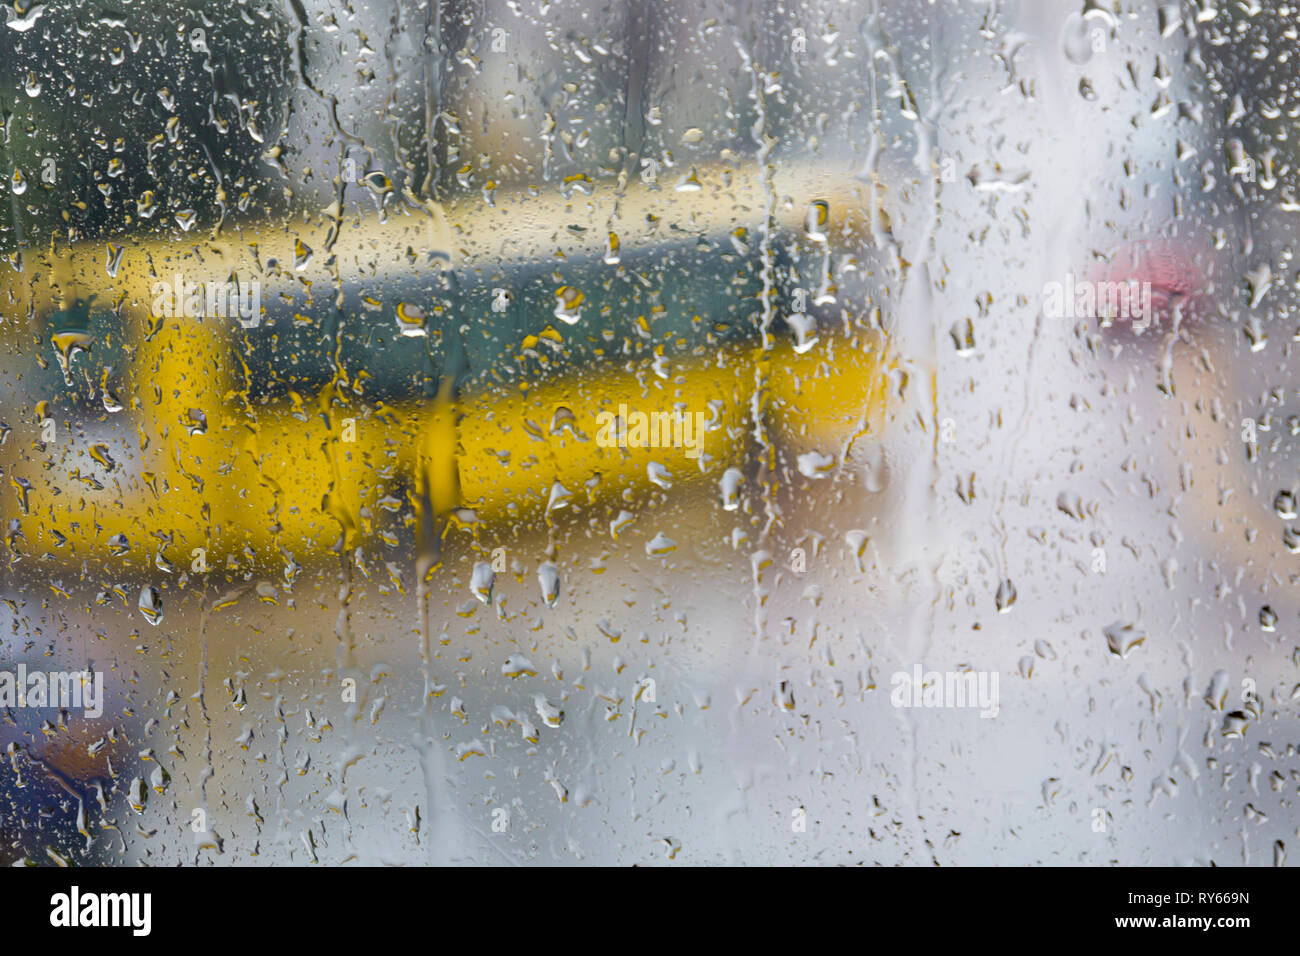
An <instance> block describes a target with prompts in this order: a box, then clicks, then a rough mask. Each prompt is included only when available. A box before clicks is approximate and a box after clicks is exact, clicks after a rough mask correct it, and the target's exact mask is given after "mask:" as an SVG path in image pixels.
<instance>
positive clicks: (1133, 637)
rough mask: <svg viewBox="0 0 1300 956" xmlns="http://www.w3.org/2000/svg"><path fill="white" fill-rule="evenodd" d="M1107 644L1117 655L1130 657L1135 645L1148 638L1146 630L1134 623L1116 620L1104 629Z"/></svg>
mask: <svg viewBox="0 0 1300 956" xmlns="http://www.w3.org/2000/svg"><path fill="white" fill-rule="evenodd" d="M1103 633H1105V635H1106V646H1107V647H1109V648H1110V652H1111V653H1112V654H1114V655H1115V656H1116V657H1119V658H1124V657H1128V656H1129V654H1130V653H1131V652H1132V651H1133V649H1134V648H1135V647H1137V646H1138V645H1139V644H1141V643H1142V642H1143V641H1145V640H1146V637H1147V636H1146V632H1145V631H1143V630H1141V629H1140V628H1138V627H1136V626H1134V625H1132V624H1127V623H1123V622H1121V621H1116V622H1115V623H1113V624H1111V625H1109V626H1107V627H1106V628H1105V630H1104V632H1103Z"/></svg>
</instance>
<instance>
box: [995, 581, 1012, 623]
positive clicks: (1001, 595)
mask: <svg viewBox="0 0 1300 956" xmlns="http://www.w3.org/2000/svg"><path fill="white" fill-rule="evenodd" d="M993 602H994V604H996V605H997V608H998V612H999V613H1000V614H1006V613H1007V612H1008V611H1010V610H1011V608H1012V606H1013V605H1014V604H1015V603H1016V586H1015V585H1014V584H1012V583H1011V579H1010V578H1007V579H1006V580H1004V581H1002V583H1001V584H999V585H998V593H997V594H996V595H994V598H993Z"/></svg>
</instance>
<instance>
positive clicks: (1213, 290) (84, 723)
mask: <svg viewBox="0 0 1300 956" xmlns="http://www.w3.org/2000/svg"><path fill="white" fill-rule="evenodd" d="M4 19H5V25H4V26H3V27H0V64H3V66H2V67H0V259H2V261H0V339H2V340H3V346H2V347H3V352H4V361H3V363H2V364H0V519H2V520H3V527H4V536H3V544H2V545H0V552H2V553H3V561H2V562H0V563H2V565H3V573H2V574H0V589H2V590H3V592H4V593H3V604H0V615H3V619H4V620H3V625H2V627H0V630H2V631H3V638H2V639H0V747H2V748H3V749H4V751H5V753H4V757H3V759H2V760H0V835H2V837H3V843H2V849H0V860H2V861H3V862H6V863H18V862H28V863H34V864H41V865H49V864H56V863H58V864H62V863H73V864H82V863H96V864H132V865H134V864H149V865H169V864H183V863H199V864H218V865H224V864H268V863H294V864H303V863H323V864H337V863H348V862H352V863H367V864H373V863H406V864H418V863H440V864H441V863H480V864H514V863H534V862H535V863H588V864H590V863H618V864H632V863H637V864H647V863H648V864H656V863H657V864H702V863H780V862H795V863H850V864H851V863H871V864H876V863H884V864H900V863H901V864H923V865H930V864H934V863H938V864H943V865H954V864H986V863H998V864H1019V863H1081V864H1096V865H1104V864H1112V863H1119V864H1182V863H1192V864H1209V863H1216V864H1235V863H1247V864H1261V865H1271V864H1279V865H1280V864H1282V863H1283V862H1285V859H1286V852H1287V848H1288V845H1289V844H1290V843H1292V842H1293V841H1294V836H1293V833H1292V831H1293V829H1294V823H1293V800H1294V798H1295V793H1296V789H1297V781H1298V780H1300V765H1298V755H1297V746H1300V745H1298V744H1297V740H1300V736H1298V735H1297V729H1298V727H1297V721H1296V706H1297V704H1296V700H1297V698H1298V697H1300V669H1298V668H1300V652H1298V651H1297V647H1296V643H1295V637H1296V629H1297V613H1298V611H1300V606H1298V604H1297V597H1296V595H1297V593H1298V592H1297V589H1296V587H1295V584H1296V576H1297V573H1298V572H1300V565H1297V563H1296V562H1297V560H1300V559H1298V558H1297V557H1296V555H1297V553H1300V524H1298V523H1297V521H1298V519H1297V509H1296V495H1297V493H1298V492H1300V475H1298V473H1297V465H1298V464H1300V446H1298V444H1297V441H1298V439H1297V436H1300V396H1298V395H1297V393H1296V388H1295V382H1296V380H1297V372H1300V366H1298V365H1297V359H1296V348H1297V346H1296V343H1297V339H1300V324H1298V321H1297V314H1298V313H1297V302H1296V299H1297V289H1298V288H1300V264H1298V263H1297V262H1296V261H1295V238H1296V223H1297V212H1298V211H1300V205H1298V204H1297V194H1296V187H1297V182H1296V180H1297V164H1300V153H1298V152H1297V148H1296V131H1297V126H1296V119H1297V115H1298V114H1300V101H1298V100H1297V96H1298V95H1300V89H1298V86H1297V79H1298V77H1300V73H1298V71H1297V67H1296V59H1295V56H1294V49H1295V44H1296V39H1297V36H1296V34H1297V23H1300V21H1298V20H1297V17H1296V8H1295V7H1294V6H1291V5H1289V4H1288V3H1286V2H1282V0H1269V2H1267V3H1264V4H1258V3H1256V4H1237V3H1231V4H1230V3H1226V2H1216V0H1190V2H1185V3H1180V4H1174V3H1171V4H1130V3H1109V2H1092V0H1089V2H1086V3H1083V2H1058V0H1033V2H1029V0H1025V2H1001V0H992V2H969V0H960V2H959V0H938V2H933V3H932V2H922V0H878V2H865V0H864V2H850V3H830V2H812V0H808V2H797V0H796V2H788V3H778V2H758V0H751V2H742V3H721V2H716V0H706V2H704V3H700V2H691V3H686V2H680V0H664V2H655V3H614V2H608V3H588V2H578V0H552V2H536V0H518V2H497V0H488V2H482V3H470V2H460V0H431V2H424V3H414V2H408V0H372V2H361V3H339V2H335V0H292V2H290V3H278V2H277V3H272V2H268V0H229V2H226V0H223V2H219V3H218V2H206V0H203V2H197V3H195V2H189V3H180V2H178V0H151V2H144V0H135V2H131V3H121V4H104V3H99V2H93V0H92V2H85V3H70V2H68V3H65V2H47V3H44V4H38V3H34V2H29V0H19V2H18V3H16V4H14V5H13V6H12V7H6V8H5V10H4Z"/></svg>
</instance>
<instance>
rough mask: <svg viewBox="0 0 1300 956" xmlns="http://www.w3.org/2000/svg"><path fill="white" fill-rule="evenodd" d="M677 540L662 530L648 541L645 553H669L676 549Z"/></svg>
mask: <svg viewBox="0 0 1300 956" xmlns="http://www.w3.org/2000/svg"><path fill="white" fill-rule="evenodd" d="M676 548H677V542H676V541H674V540H673V539H672V538H670V537H668V535H666V534H664V533H663V532H662V531H661V532H659V533H658V534H656V535H655V536H654V537H653V538H651V539H650V540H649V541H647V542H646V546H645V553H646V554H649V555H656V554H667V553H668V552H670V551H673V550H676Z"/></svg>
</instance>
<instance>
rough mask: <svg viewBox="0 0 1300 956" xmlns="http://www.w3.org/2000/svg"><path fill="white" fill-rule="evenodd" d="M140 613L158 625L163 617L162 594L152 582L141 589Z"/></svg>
mask: <svg viewBox="0 0 1300 956" xmlns="http://www.w3.org/2000/svg"><path fill="white" fill-rule="evenodd" d="M139 607H140V613H141V614H143V615H144V619H145V620H146V621H148V622H149V623H150V624H152V625H153V626H154V627H157V626H158V625H159V624H161V623H162V619H163V601H162V595H161V594H159V593H158V589H157V588H156V587H154V586H153V585H152V584H147V585H145V586H144V587H143V588H141V589H140V602H139Z"/></svg>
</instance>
